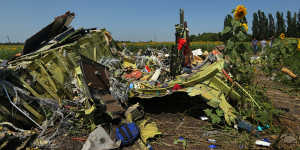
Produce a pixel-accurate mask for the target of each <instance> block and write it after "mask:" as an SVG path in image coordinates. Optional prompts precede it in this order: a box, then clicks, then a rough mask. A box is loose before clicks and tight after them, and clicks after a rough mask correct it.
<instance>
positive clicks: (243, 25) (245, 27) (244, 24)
mask: <svg viewBox="0 0 300 150" xmlns="http://www.w3.org/2000/svg"><path fill="white" fill-rule="evenodd" d="M242 27H243V28H244V29H245V30H246V32H248V25H247V24H246V23H243V24H242Z"/></svg>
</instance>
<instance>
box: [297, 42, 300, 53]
mask: <svg viewBox="0 0 300 150" xmlns="http://www.w3.org/2000/svg"><path fill="white" fill-rule="evenodd" d="M297 48H298V50H299V51H300V40H298V46H297Z"/></svg>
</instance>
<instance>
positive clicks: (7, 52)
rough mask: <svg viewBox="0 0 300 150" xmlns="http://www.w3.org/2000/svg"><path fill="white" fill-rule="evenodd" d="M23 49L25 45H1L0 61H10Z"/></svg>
mask: <svg viewBox="0 0 300 150" xmlns="http://www.w3.org/2000/svg"><path fill="white" fill-rule="evenodd" d="M22 49H23V45H0V59H10V58H12V57H13V56H14V55H15V54H17V53H20V52H21V51H22Z"/></svg>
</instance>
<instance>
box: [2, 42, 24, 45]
mask: <svg viewBox="0 0 300 150" xmlns="http://www.w3.org/2000/svg"><path fill="white" fill-rule="evenodd" d="M0 45H24V43H22V42H6V43H0Z"/></svg>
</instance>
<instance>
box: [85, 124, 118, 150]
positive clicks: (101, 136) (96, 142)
mask: <svg viewBox="0 0 300 150" xmlns="http://www.w3.org/2000/svg"><path fill="white" fill-rule="evenodd" d="M120 144H121V141H118V142H114V141H113V140H112V139H111V138H110V136H109V135H108V134H107V133H106V131H105V130H104V128H103V127H102V126H101V125H99V126H97V128H96V129H95V130H94V131H93V132H91V133H90V135H89V137H88V139H87V141H86V142H85V143H84V145H83V147H82V150H109V149H116V148H119V147H120Z"/></svg>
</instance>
